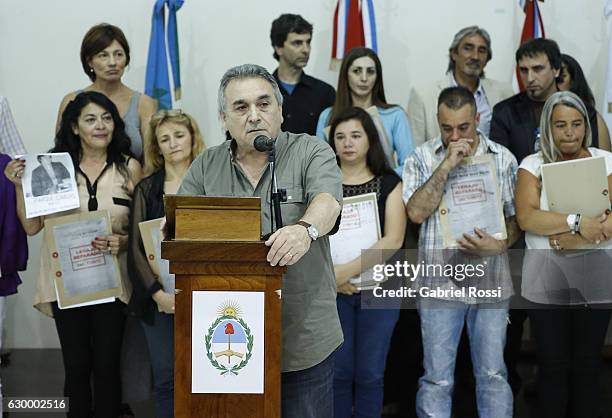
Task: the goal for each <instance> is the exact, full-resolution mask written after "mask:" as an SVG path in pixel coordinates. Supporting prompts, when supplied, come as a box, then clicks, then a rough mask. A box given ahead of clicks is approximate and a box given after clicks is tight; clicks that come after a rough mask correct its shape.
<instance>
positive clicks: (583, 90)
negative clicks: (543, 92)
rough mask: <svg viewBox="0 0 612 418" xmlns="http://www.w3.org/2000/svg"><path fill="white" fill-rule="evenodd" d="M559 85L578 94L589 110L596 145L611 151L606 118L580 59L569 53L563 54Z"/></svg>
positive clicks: (593, 143) (593, 141) (592, 135)
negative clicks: (601, 111)
mask: <svg viewBox="0 0 612 418" xmlns="http://www.w3.org/2000/svg"><path fill="white" fill-rule="evenodd" d="M559 78H560V80H561V81H560V82H558V83H557V87H558V88H559V90H561V91H571V92H572V93H574V94H576V95H577V96H578V97H580V99H581V100H582V102H583V103H584V105H585V106H586V108H587V111H588V112H589V122H590V123H591V137H592V144H591V145H593V146H594V147H597V148H600V149H604V150H606V151H610V148H611V146H610V132H609V131H608V125H607V124H606V121H605V120H604V118H602V117H601V115H600V114H599V112H598V111H597V108H596V106H595V97H594V96H593V91H592V90H591V88H590V87H589V83H588V82H587V80H586V77H585V76H584V72H583V71H582V67H580V64H579V63H578V61H576V60H575V59H574V58H573V57H571V56H570V55H567V54H561V77H559Z"/></svg>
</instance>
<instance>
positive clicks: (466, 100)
mask: <svg viewBox="0 0 612 418" xmlns="http://www.w3.org/2000/svg"><path fill="white" fill-rule="evenodd" d="M443 104H444V105H446V107H448V108H449V109H453V110H459V109H461V108H462V107H463V106H465V105H470V106H472V109H474V112H476V111H477V110H476V109H477V107H476V100H475V99H474V94H473V93H472V92H471V91H469V90H468V89H466V88H465V87H462V86H455V87H447V88H445V89H444V90H442V91H441V92H440V95H439V96H438V109H439V108H440V106H441V105H443Z"/></svg>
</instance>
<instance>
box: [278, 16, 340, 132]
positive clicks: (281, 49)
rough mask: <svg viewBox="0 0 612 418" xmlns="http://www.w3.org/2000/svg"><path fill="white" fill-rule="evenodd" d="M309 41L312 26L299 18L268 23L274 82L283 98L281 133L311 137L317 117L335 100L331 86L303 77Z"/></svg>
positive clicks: (280, 19)
mask: <svg viewBox="0 0 612 418" xmlns="http://www.w3.org/2000/svg"><path fill="white" fill-rule="evenodd" d="M311 39H312V25H311V24H310V23H308V22H307V21H306V20H304V18H302V16H300V15H294V14H283V15H281V16H279V17H278V18H277V19H276V20H275V21H274V22H272V29H271V30H270V40H271V41H272V47H273V48H274V58H275V59H276V60H277V61H278V68H277V69H276V70H275V71H274V78H276V81H277V83H278V85H279V87H280V90H281V93H282V94H283V119H284V121H283V124H282V127H281V129H282V130H283V131H288V132H292V133H296V134H299V133H307V134H309V135H315V134H316V130H317V121H318V120H319V114H320V113H321V112H322V111H323V110H324V109H326V108H328V107H330V106H332V105H333V104H334V100H335V98H336V92H335V90H334V88H333V87H332V86H330V85H329V84H327V83H325V82H323V81H321V80H318V79H316V78H314V77H310V76H309V75H306V74H305V73H304V67H305V66H306V64H308V58H309V57H310V41H311Z"/></svg>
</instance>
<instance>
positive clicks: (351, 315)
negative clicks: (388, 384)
mask: <svg viewBox="0 0 612 418" xmlns="http://www.w3.org/2000/svg"><path fill="white" fill-rule="evenodd" d="M361 301H362V295H361V294H355V295H341V294H339V295H338V297H337V298H336V304H337V306H338V316H339V317H340V324H341V325H342V332H343V333H344V344H343V345H342V347H341V348H340V349H339V350H338V353H337V355H336V359H335V366H334V418H350V417H353V416H354V417H355V418H365V417H371V418H378V417H380V416H381V413H382V406H383V385H384V377H385V364H386V362H387V353H388V352H389V344H390V342H391V336H392V335H393V330H394V329H395V324H396V323H397V319H398V317H399V309H364V308H362V304H361Z"/></svg>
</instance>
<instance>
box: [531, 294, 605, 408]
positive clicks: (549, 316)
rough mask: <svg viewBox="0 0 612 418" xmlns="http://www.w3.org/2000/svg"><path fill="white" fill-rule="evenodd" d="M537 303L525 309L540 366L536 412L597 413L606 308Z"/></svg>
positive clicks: (599, 401)
mask: <svg viewBox="0 0 612 418" xmlns="http://www.w3.org/2000/svg"><path fill="white" fill-rule="evenodd" d="M540 306H541V307H542V308H543V309H533V310H530V311H529V319H530V320H531V324H532V327H533V333H534V336H535V341H536V355H537V359H538V365H539V366H540V370H539V373H538V381H537V390H538V406H539V410H538V417H541V418H549V417H555V418H556V417H572V418H594V417H597V416H599V415H598V414H599V412H600V411H599V409H600V406H601V387H600V383H599V378H600V371H601V349H602V347H603V345H604V340H605V337H606V331H607V329H608V322H609V321H610V310H607V309H591V308H585V307H569V306H565V307H559V309H554V308H553V309H546V308H547V307H548V306H546V305H540ZM549 306H550V305H549ZM568 410H569V411H568Z"/></svg>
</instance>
